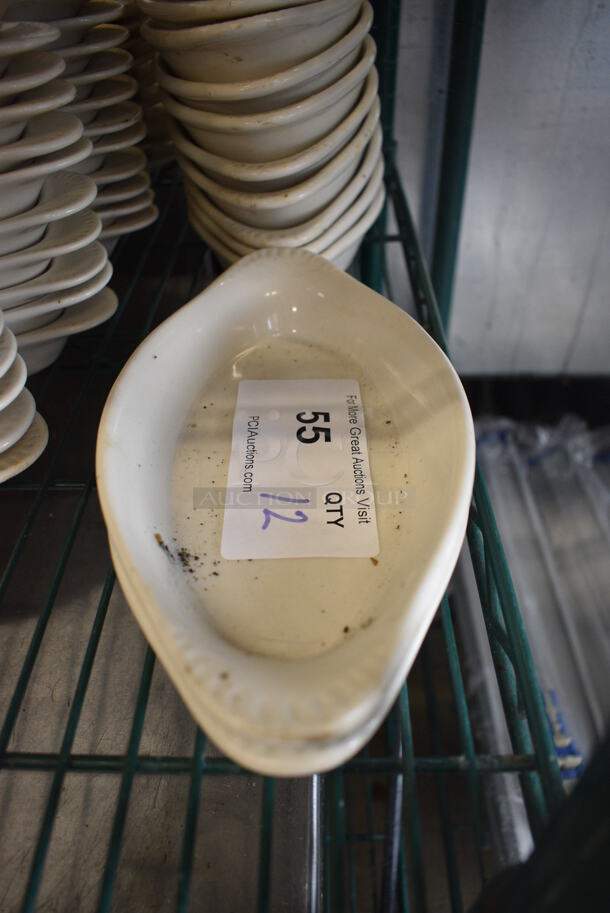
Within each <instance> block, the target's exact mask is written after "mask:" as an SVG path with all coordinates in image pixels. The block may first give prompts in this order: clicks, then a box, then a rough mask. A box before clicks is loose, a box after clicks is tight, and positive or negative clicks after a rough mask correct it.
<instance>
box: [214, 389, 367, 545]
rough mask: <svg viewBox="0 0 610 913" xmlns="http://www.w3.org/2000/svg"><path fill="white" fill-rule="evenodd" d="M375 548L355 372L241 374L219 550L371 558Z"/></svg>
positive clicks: (360, 401)
mask: <svg viewBox="0 0 610 913" xmlns="http://www.w3.org/2000/svg"><path fill="white" fill-rule="evenodd" d="M378 551H379V538H378V535H377V518H376V515H375V499H374V494H373V483H372V479H371V470H370V465H369V457H368V450H367V443H366V432H365V429H364V410H363V408H362V398H361V396H360V387H359V386H358V383H357V381H355V380H242V381H240V384H239V389H238V393H237V405H236V407H235V418H234V421H233V439H232V446H231V460H230V463H229V478H228V482H227V492H226V498H225V510H224V523H223V529H222V545H221V553H222V556H223V558H229V559H244V558H322V557H329V558H333V557H334V558H367V557H372V556H374V555H376V554H377V553H378Z"/></svg>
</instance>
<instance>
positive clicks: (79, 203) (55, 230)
mask: <svg viewBox="0 0 610 913" xmlns="http://www.w3.org/2000/svg"><path fill="white" fill-rule="evenodd" d="M50 5H51V6H52V3H51V4H50ZM25 6H26V7H27V4H25ZM59 41H61V33H60V31H59V29H58V28H57V27H56V26H55V25H53V24H51V23H30V22H18V23H12V22H4V23H2V25H1V26H0V308H1V309H2V310H3V327H4V328H3V335H2V338H3V339H4V351H5V352H11V351H12V338H14V339H15V340H16V344H17V346H18V349H19V357H20V359H23V362H24V363H25V366H26V367H27V371H28V373H29V374H33V373H34V372H36V371H39V370H41V369H42V368H45V367H47V365H49V364H51V363H52V362H53V361H54V360H55V358H57V356H58V355H59V353H60V352H61V350H62V348H63V346H64V345H65V343H66V340H67V338H68V336H70V335H72V334H74V333H78V332H82V331H83V330H86V329H89V328H90V327H92V326H95V325H97V324H99V323H101V322H102V321H104V320H106V319H107V318H108V317H110V316H111V314H113V313H114V311H115V309H116V306H117V299H116V295H115V294H114V293H113V292H112V291H110V290H109V289H107V288H106V285H107V283H108V281H109V279H110V277H111V275H112V268H111V266H110V264H109V263H108V255H107V252H106V250H105V249H104V247H102V245H101V244H100V243H99V242H98V241H97V238H98V236H99V234H100V232H101V229H102V222H101V219H100V217H99V216H98V215H97V214H96V213H94V212H93V210H92V209H91V205H92V203H93V201H94V200H95V197H96V186H95V183H94V181H92V180H91V178H90V177H87V176H86V175H83V174H78V173H75V172H74V171H72V170H70V169H74V168H77V167H78V166H79V164H80V163H82V162H83V161H85V160H86V159H87V157H88V156H89V154H90V152H91V148H92V143H91V140H89V139H87V138H86V137H84V136H83V125H82V123H81V121H80V120H79V118H78V117H76V116H75V115H74V114H71V113H68V112H67V111H66V110H65V109H63V110H57V109H58V108H60V107H62V108H65V105H66V103H71V101H72V99H73V98H74V96H75V94H76V92H77V89H76V88H75V86H74V85H73V84H72V83H70V82H69V81H67V80H65V79H64V78H61V79H57V78H56V77H58V76H63V73H64V71H65V63H64V60H63V58H62V56H60V55H59V54H58V53H57V52H56V51H48V50H46V47H49V46H54V45H55V44H57V42H59ZM43 47H44V48H45V50H41V48H43ZM3 364H4V367H5V369H6V371H5V372H4V374H2V373H1V372H0V377H1V378H2V381H3V389H4V397H5V400H4V401H6V398H9V399H10V395H11V392H15V389H16V387H15V386H11V385H18V384H19V383H21V384H23V381H24V379H25V378H24V376H23V373H22V371H21V368H20V361H19V360H18V359H14V361H13V362H10V363H7V362H4V363H3ZM15 365H16V366H17V367H15ZM7 385H8V386H7ZM28 396H29V394H28ZM20 397H21V398H22V399H21V400H20V399H19V398H20ZM23 399H26V400H27V396H26V395H25V394H24V393H19V394H18V396H17V399H16V400H15V402H14V403H13V402H11V408H12V409H13V410H16V409H17V406H18V403H19V402H22V401H23ZM0 401H2V400H1V398H0ZM20 414H21V415H22V417H23V415H29V413H20ZM32 415H33V413H32ZM14 444H15V442H13V444H11V445H10V446H11V447H12V446H14ZM1 447H2V442H0V449H1Z"/></svg>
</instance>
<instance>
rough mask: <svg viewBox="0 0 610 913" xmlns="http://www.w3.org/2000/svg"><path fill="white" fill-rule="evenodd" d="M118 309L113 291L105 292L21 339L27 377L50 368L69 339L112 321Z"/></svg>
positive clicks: (31, 331) (21, 351)
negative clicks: (111, 318)
mask: <svg viewBox="0 0 610 913" xmlns="http://www.w3.org/2000/svg"><path fill="white" fill-rule="evenodd" d="M117 307H118V299H117V296H116V295H115V293H114V292H113V291H112V289H109V288H104V289H102V291H101V292H98V293H97V295H94V297H93V298H91V299H90V300H89V301H84V302H82V303H81V304H76V305H75V306H74V307H71V308H68V310H66V311H64V313H63V314H62V315H61V317H59V318H58V319H57V320H54V321H53V322H52V323H48V324H46V325H45V326H43V327H39V328H38V329H36V330H30V331H29V332H28V333H22V334H20V335H19V337H18V340H17V342H18V345H19V352H20V354H21V356H22V358H23V360H24V361H25V363H26V365H27V369H28V376H31V375H32V374H36V373H37V372H38V371H42V370H43V369H44V368H48V367H49V365H51V364H52V363H53V362H54V361H55V359H56V358H58V357H59V355H60V354H61V351H62V349H63V347H64V346H65V344H66V342H67V340H68V337H69V336H74V335H75V334H76V333H84V332H85V330H90V329H92V328H93V327H96V326H99V324H101V323H104V322H105V321H106V320H109V319H110V317H112V315H113V314H114V312H115V311H116V309H117Z"/></svg>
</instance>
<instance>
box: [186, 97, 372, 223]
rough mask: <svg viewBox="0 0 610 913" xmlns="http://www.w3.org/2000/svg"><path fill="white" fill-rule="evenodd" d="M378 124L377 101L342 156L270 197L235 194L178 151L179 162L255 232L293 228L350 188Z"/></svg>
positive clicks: (229, 213)
mask: <svg viewBox="0 0 610 913" xmlns="http://www.w3.org/2000/svg"><path fill="white" fill-rule="evenodd" d="M378 120H379V101H378V100H376V101H375V103H374V105H373V107H372V108H371V111H370V112H369V114H368V115H367V117H366V118H365V120H364V123H363V124H362V126H361V127H360V129H359V130H358V132H357V133H356V135H355V136H354V137H353V138H352V139H351V140H350V142H349V143H348V144H347V145H346V146H345V147H344V148H343V149H342V150H341V152H339V153H338V154H337V155H336V156H335V157H334V158H333V159H331V161H330V162H328V163H327V164H326V165H324V167H323V168H321V169H320V171H318V172H317V173H316V174H314V175H312V176H311V177H309V178H307V179H306V180H304V181H302V182H300V183H299V184H295V185H294V186H293V187H290V188H288V189H285V190H273V191H270V192H269V193H254V192H251V193H248V192H245V191H239V190H232V189H230V188H227V187H222V186H221V185H220V184H218V183H217V182H216V181H213V180H212V179H211V178H209V177H207V176H206V175H204V174H202V172H201V171H200V170H199V169H198V168H197V167H196V166H195V165H193V163H192V162H190V161H189V160H188V159H186V158H184V156H182V155H181V154H180V153H179V152H178V151H177V152H176V159H177V161H178V163H179V165H180V167H181V168H182V170H183V172H184V174H185V175H186V177H188V178H189V179H190V180H192V181H193V182H194V183H195V184H197V186H198V187H200V188H201V190H203V191H204V192H205V193H206V195H207V196H209V197H211V198H212V200H213V201H214V203H216V205H217V206H218V208H219V209H222V210H223V212H225V213H226V214H227V215H229V216H231V217H232V218H233V219H236V220H237V221H239V222H243V223H244V224H245V225H251V226H252V227H253V228H264V229H279V228H292V227H294V226H297V225H299V224H300V223H301V222H306V221H307V220H308V219H311V218H313V217H314V216H315V215H317V214H318V213H320V212H322V210H323V209H324V208H325V207H326V206H328V205H329V204H330V203H331V202H332V201H333V200H334V199H335V197H336V196H338V194H340V193H341V191H342V190H343V189H344V188H345V187H346V186H347V185H348V184H349V182H350V180H351V179H352V177H353V176H354V174H355V173H356V171H357V170H358V168H359V165H360V163H361V160H362V159H363V157H364V151H365V149H366V146H367V145H368V143H369V141H370V140H371V137H372V135H373V133H374V132H375V128H376V126H377V122H378Z"/></svg>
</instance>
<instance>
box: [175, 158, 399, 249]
mask: <svg viewBox="0 0 610 913" xmlns="http://www.w3.org/2000/svg"><path fill="white" fill-rule="evenodd" d="M382 182H383V159H382V158H381V157H380V159H379V161H378V163H377V167H376V168H375V170H374V172H373V174H372V175H371V178H370V180H369V182H368V183H367V184H366V185H365V187H364V188H363V189H362V193H361V194H360V195H359V196H358V197H357V198H356V200H355V201H354V202H353V203H352V205H351V206H349V207H348V208H347V210H346V211H345V212H344V213H343V215H342V216H341V217H340V218H339V219H337V220H336V222H334V223H333V224H332V225H331V227H330V228H328V229H327V230H326V231H324V232H322V234H320V235H318V237H317V238H315V239H314V240H313V241H310V242H309V243H308V244H307V245H305V247H306V249H307V250H310V251H311V252H312V253H313V254H320V253H321V254H324V251H325V250H326V248H328V247H330V246H331V245H332V244H334V243H335V241H337V240H339V239H340V238H341V237H342V236H343V235H345V234H346V233H347V232H348V231H351V229H352V228H353V227H354V226H355V225H356V224H358V223H359V221H360V219H361V218H362V217H363V216H367V218H368V217H369V215H368V214H369V211H370V210H372V208H375V207H376V206H377V197H378V196H379V190H380V188H381V185H382ZM192 190H193V188H192V185H191V186H190V187H188V186H187V199H188V201H189V212H190V213H191V215H192V216H194V217H196V225H201V226H202V227H203V228H205V229H207V231H209V232H211V234H213V235H216V237H217V238H218V239H219V240H220V241H222V243H223V244H225V245H226V247H227V248H228V249H229V250H232V251H234V252H235V254H236V255H237V256H238V257H245V256H247V255H248V254H253V253H254V252H255V251H256V250H257V248H254V247H251V246H250V245H248V244H244V243H243V242H241V241H239V240H238V239H236V238H234V237H233V236H232V235H230V234H229V233H228V232H226V231H224V229H223V228H222V226H220V225H218V224H216V223H215V222H214V221H213V219H211V218H210V217H209V216H208V215H207V213H206V212H205V210H203V209H201V208H200V207H199V205H198V199H199V198H198V197H196V196H193V193H192ZM382 196H383V194H382ZM372 221H374V218H373V219H372ZM194 224H195V223H194ZM363 224H364V223H363ZM362 234H363V232H361V233H360V235H359V236H358V237H362ZM327 259H330V260H332V261H333V262H335V263H336V260H335V258H334V257H329V258H327ZM347 265H349V264H347Z"/></svg>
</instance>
